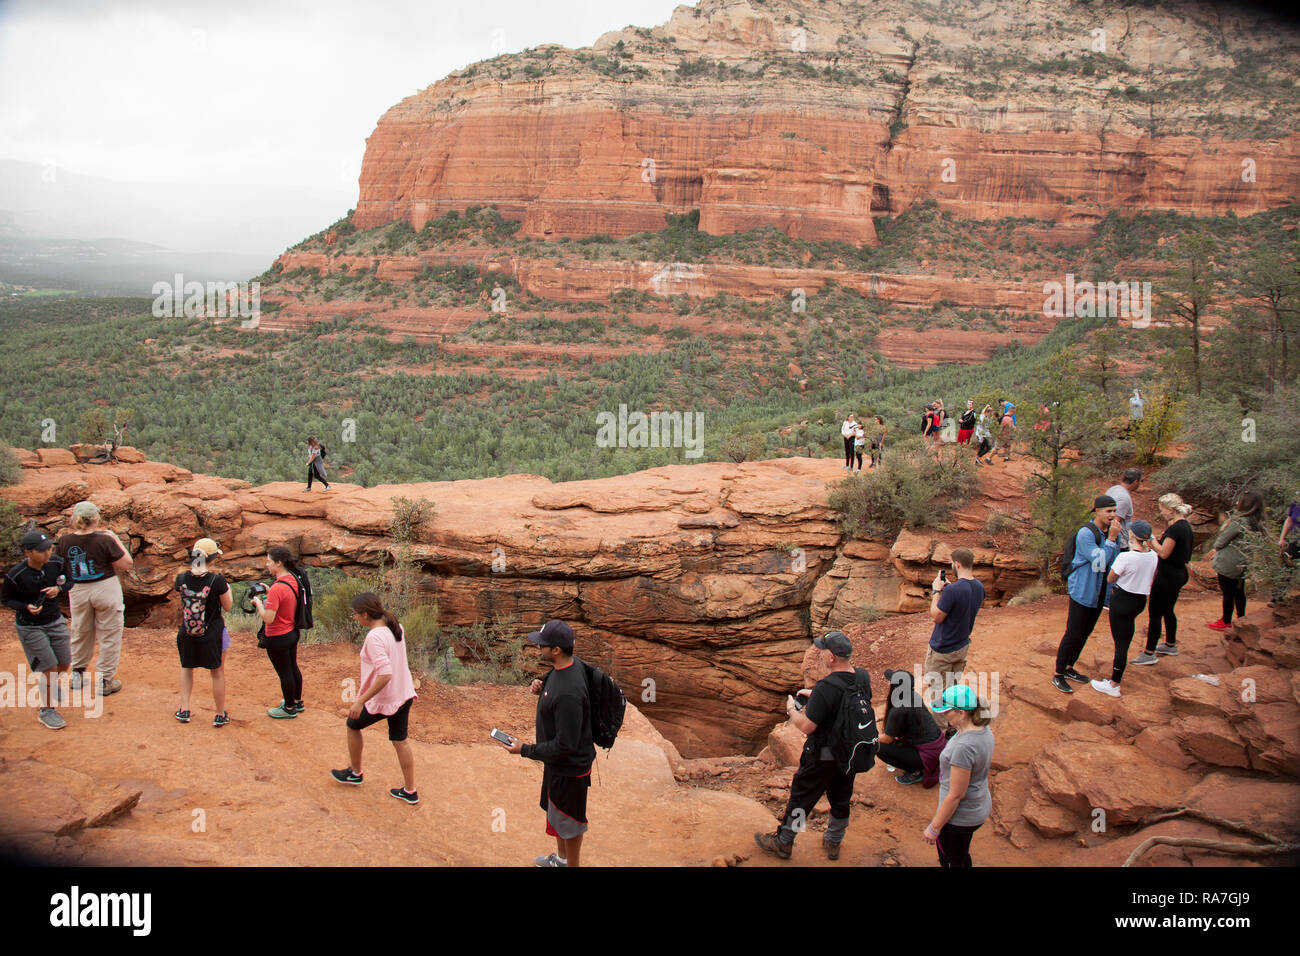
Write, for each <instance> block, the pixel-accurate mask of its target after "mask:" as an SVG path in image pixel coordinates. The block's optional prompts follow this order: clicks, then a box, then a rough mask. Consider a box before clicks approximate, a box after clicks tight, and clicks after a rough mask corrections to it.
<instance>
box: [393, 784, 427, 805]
mask: <svg viewBox="0 0 1300 956" xmlns="http://www.w3.org/2000/svg"><path fill="white" fill-rule="evenodd" d="M388 795H389V796H390V797H396V798H397V799H398V800H401V801H402V802H403V803H409V804H410V805H411V806H415V805H416V804H417V803H419V802H420V795H419V794H418V793H416V792H414V791H411V790H407V789H406V788H405V787H394V788H393V789H392V790H389V791H388Z"/></svg>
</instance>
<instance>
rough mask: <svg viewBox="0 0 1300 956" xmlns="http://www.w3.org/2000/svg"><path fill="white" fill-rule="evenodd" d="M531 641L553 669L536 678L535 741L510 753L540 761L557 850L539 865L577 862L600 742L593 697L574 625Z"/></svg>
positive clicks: (556, 626)
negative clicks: (594, 729) (595, 739)
mask: <svg viewBox="0 0 1300 956" xmlns="http://www.w3.org/2000/svg"><path fill="white" fill-rule="evenodd" d="M528 640H530V641H532V642H533V643H534V644H536V645H537V647H538V650H539V653H540V656H541V658H542V660H544V661H547V662H548V663H549V664H550V665H551V672H550V673H549V674H547V675H546V677H544V678H542V679H541V680H535V681H533V684H532V691H533V693H534V694H536V695H537V743H535V744H524V743H520V742H519V741H518V740H516V741H515V742H514V744H513V745H511V747H510V748H509V750H510V752H511V753H514V754H519V755H521V756H524V757H527V758H528V759H529V760H540V761H541V762H542V765H543V768H544V769H543V771H542V798H541V806H542V809H543V810H545V811H546V832H547V833H548V834H549V835H550V836H553V837H555V847H556V852H555V853H552V854H550V855H548V856H539V857H537V859H536V860H534V862H535V863H536V864H537V865H538V866H578V865H579V856H580V854H581V851H582V835H583V834H584V833H586V832H587V790H588V788H589V787H590V786H591V765H592V764H593V763H594V762H595V760H596V745H595V744H594V743H592V740H591V700H590V695H589V694H588V692H587V674H586V665H584V664H583V663H582V661H580V660H579V659H578V658H576V657H574V655H573V628H571V627H569V625H567V624H565V623H564V622H563V621H556V620H551V621H547V622H546V624H545V625H543V627H542V629H541V630H540V631H533V633H531V634H529V635H528Z"/></svg>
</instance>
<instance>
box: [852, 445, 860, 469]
mask: <svg viewBox="0 0 1300 956" xmlns="http://www.w3.org/2000/svg"><path fill="white" fill-rule="evenodd" d="M853 457H854V458H856V459H857V460H858V471H861V470H862V446H861V445H855V446H854V448H853Z"/></svg>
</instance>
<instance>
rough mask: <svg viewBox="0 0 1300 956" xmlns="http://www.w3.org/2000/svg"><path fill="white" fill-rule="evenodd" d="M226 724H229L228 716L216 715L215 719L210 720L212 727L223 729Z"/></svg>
mask: <svg viewBox="0 0 1300 956" xmlns="http://www.w3.org/2000/svg"><path fill="white" fill-rule="evenodd" d="M228 723H230V715H229V714H217V715H216V716H215V717H213V718H212V726H213V727H224V726H226V724H228Z"/></svg>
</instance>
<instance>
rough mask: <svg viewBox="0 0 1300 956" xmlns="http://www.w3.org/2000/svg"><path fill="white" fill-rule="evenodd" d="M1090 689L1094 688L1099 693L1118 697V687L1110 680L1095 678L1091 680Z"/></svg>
mask: <svg viewBox="0 0 1300 956" xmlns="http://www.w3.org/2000/svg"><path fill="white" fill-rule="evenodd" d="M1092 689H1093V690H1095V691H1100V692H1101V693H1103V694H1105V695H1106V696H1107V697H1118V696H1119V688H1118V687H1115V686H1114V685H1113V684H1111V682H1110V681H1108V680H1095V681H1093V682H1092Z"/></svg>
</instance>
